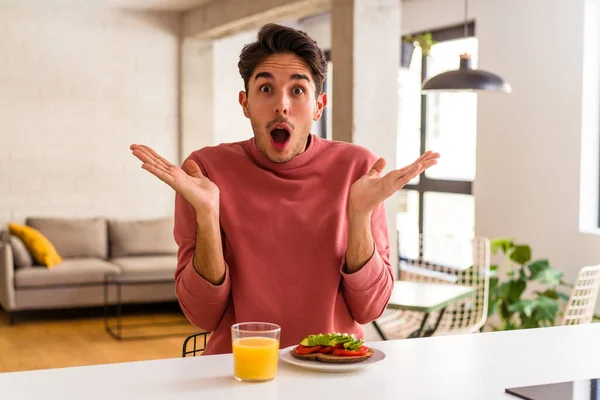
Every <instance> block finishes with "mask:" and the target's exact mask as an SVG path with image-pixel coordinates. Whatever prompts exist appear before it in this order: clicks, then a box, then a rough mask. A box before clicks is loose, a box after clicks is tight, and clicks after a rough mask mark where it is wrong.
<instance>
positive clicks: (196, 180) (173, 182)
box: [129, 144, 219, 214]
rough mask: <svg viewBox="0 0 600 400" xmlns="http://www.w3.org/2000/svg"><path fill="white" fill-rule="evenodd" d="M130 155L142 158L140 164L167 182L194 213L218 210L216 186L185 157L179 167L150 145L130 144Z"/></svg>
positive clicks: (216, 211)
mask: <svg viewBox="0 0 600 400" xmlns="http://www.w3.org/2000/svg"><path fill="white" fill-rule="evenodd" d="M129 148H130V149H131V150H132V153H133V155H134V156H136V157H137V158H138V159H140V161H142V162H143V164H142V168H143V169H145V170H146V171H148V172H150V173H151V174H152V175H154V176H156V177H157V178H158V179H160V180H161V181H163V182H164V183H166V184H167V185H169V186H171V187H172V188H173V190H175V191H176V192H177V193H179V194H180V195H181V196H183V198H184V199H186V200H187V201H188V203H190V204H191V205H192V207H194V209H195V210H196V213H197V214H198V213H207V212H212V213H217V214H218V212H219V188H218V187H217V185H215V184H214V183H213V182H211V181H210V180H209V179H208V178H207V177H205V176H204V175H203V174H202V171H201V170H200V167H198V164H196V163H195V162H194V161H192V160H187V161H186V162H185V163H184V165H183V169H182V168H180V167H179V166H177V165H174V164H171V163H170V162H169V161H167V160H166V159H165V158H163V157H161V156H160V155H159V154H158V153H156V152H155V151H154V150H152V149H151V148H150V147H148V146H145V145H142V144H132V145H131V146H130V147H129ZM184 169H185V170H184Z"/></svg>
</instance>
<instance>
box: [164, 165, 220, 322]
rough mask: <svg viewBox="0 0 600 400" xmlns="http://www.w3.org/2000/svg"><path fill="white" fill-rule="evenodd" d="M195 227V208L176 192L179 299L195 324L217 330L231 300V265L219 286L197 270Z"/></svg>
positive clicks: (187, 315)
mask: <svg viewBox="0 0 600 400" xmlns="http://www.w3.org/2000/svg"><path fill="white" fill-rule="evenodd" d="M199 165H200V164H199ZM200 167H201V168H202V166H200ZM202 169H203V168H202ZM203 173H205V171H204V169H203ZM196 229H197V224H196V212H195V211H194V208H193V207H192V206H191V205H190V204H189V203H188V202H187V201H186V200H185V199H184V198H183V197H182V196H180V195H179V194H177V193H176V194H175V217H174V229H173V235H174V237H175V242H176V243H177V245H178V246H179V248H178V250H177V269H176V270H175V291H176V294H177V299H178V301H179V304H180V306H181V309H182V311H183V313H184V314H185V316H186V317H187V319H188V320H189V321H190V322H191V323H192V324H193V325H195V326H196V327H198V328H200V329H203V330H206V331H214V330H215V329H216V327H217V325H218V323H219V321H220V320H221V318H222V316H223V314H224V313H225V310H226V308H227V305H228V303H229V297H230V290H231V280H230V277H229V267H228V266H227V264H225V280H224V281H223V283H222V284H220V285H218V286H217V285H213V284H212V283H210V282H208V281H207V280H206V279H204V278H203V277H202V276H201V275H200V274H199V273H198V272H197V271H196V269H195V268H194V265H193V259H194V252H195V251H196Z"/></svg>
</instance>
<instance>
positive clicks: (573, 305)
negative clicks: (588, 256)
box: [562, 265, 600, 325]
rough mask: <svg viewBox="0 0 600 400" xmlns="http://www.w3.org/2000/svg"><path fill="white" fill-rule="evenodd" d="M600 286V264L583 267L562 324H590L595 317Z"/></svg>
mask: <svg viewBox="0 0 600 400" xmlns="http://www.w3.org/2000/svg"><path fill="white" fill-rule="evenodd" d="M599 288H600V265H594V266H589V267H583V268H581V269H580V270H579V273H578V274H577V280H576V282H575V284H574V285H573V290H572V291H571V295H570V297H569V302H568V303H567V307H566V308H565V312H564V315H563V320H562V325H579V324H589V323H591V322H592V319H593V317H594V309H595V308H596V301H597V300H598V289H599Z"/></svg>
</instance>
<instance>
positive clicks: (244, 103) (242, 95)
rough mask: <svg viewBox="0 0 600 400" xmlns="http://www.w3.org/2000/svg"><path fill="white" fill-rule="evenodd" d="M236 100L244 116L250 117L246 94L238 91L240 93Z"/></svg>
mask: <svg viewBox="0 0 600 400" xmlns="http://www.w3.org/2000/svg"><path fill="white" fill-rule="evenodd" d="M238 101H239V102H240V105H241V106H242V110H244V115H245V116H246V118H250V111H248V95H247V94H246V92H244V91H240V94H239V95H238Z"/></svg>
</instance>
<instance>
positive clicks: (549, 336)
mask: <svg viewBox="0 0 600 400" xmlns="http://www.w3.org/2000/svg"><path fill="white" fill-rule="evenodd" d="M42 345H43V344H42ZM369 345H371V346H373V347H376V348H379V349H381V350H383V351H385V353H386V354H387V359H386V360H384V361H383V362H381V363H379V364H374V365H372V366H370V367H369V368H367V369H364V370H361V371H357V372H352V373H347V374H325V373H317V372H310V371H306V370H303V369H299V368H296V367H293V366H290V365H287V364H283V363H282V364H281V365H280V369H279V375H278V377H277V378H276V379H275V380H274V381H271V382H267V383H259V384H244V383H239V382H236V381H234V379H233V378H232V375H231V374H232V358H231V355H219V356H206V357H195V358H176V359H167V360H157V361H143V362H133V363H121V364H108V365H100V366H91V367H75V368H64V369H53V370H40V371H30V372H15V373H4V374H0V396H1V398H2V399H11V400H13V399H35V400H40V399H61V400H66V399H78V400H79V399H85V400H94V399H101V400H107V399H127V400H136V399H139V400H152V399H191V400H198V399H218V400H227V399H236V400H237V399H245V400H246V399H260V400H273V399H282V400H295V399H327V400H331V399H333V398H341V399H365V400H367V399H369V400H370V399H403V400H404V399H405V400H408V399H477V400H479V399H487V400H494V399H513V400H516V398H514V397H512V396H510V395H508V394H505V393H504V390H505V388H507V387H514V386H523V385H537V384H543V383H552V382H559V381H568V380H578V379H589V378H595V377H600V324H590V325H580V326H565V327H553V328H542V329H532V330H522V331H509V332H497V333H478V334H465V335H455V336H439V337H430V338H422V339H411V340H390V341H386V342H375V343H369ZM82 351H84V349H82ZM85 351H93V349H85ZM2 356H5V355H2Z"/></svg>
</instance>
